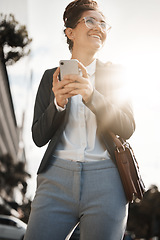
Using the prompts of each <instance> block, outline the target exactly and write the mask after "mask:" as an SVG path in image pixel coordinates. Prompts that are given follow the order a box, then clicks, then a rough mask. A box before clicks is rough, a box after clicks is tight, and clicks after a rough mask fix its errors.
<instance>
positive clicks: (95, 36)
mask: <svg viewBox="0 0 160 240" xmlns="http://www.w3.org/2000/svg"><path fill="white" fill-rule="evenodd" d="M91 37H93V38H98V39H99V40H101V38H100V36H98V35H91Z"/></svg>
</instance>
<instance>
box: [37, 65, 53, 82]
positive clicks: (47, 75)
mask: <svg viewBox="0 0 160 240" xmlns="http://www.w3.org/2000/svg"><path fill="white" fill-rule="evenodd" d="M56 69H57V67H55V68H51V69H46V70H45V71H44V73H43V76H42V79H41V82H40V84H44V85H48V84H49V85H50V84H52V81H53V74H54V72H55V71H56Z"/></svg>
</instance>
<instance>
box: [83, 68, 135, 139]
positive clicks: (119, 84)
mask: <svg viewBox="0 0 160 240" xmlns="http://www.w3.org/2000/svg"><path fill="white" fill-rule="evenodd" d="M112 68H113V67H112ZM111 72H112V74H108V73H107V72H106V75H105V77H104V76H103V77H102V79H101V77H100V78H99V79H97V80H98V81H99V82H100V81H102V82H101V83H100V85H101V89H103V90H102V91H99V89H94V92H93V94H92V97H91V98H90V100H89V102H87V103H85V104H86V106H87V107H88V108H90V110H91V111H92V112H93V113H94V114H95V115H96V119H97V125H98V128H99V129H100V131H101V132H102V133H103V134H105V133H107V132H108V131H112V132H114V133H115V134H116V135H119V136H121V137H122V138H124V139H128V138H129V137H130V136H131V135H132V134H133V132H134V130H135V121H134V116H133V110H132V104H131V101H130V98H129V97H128V96H127V95H128V92H127V89H126V84H125V82H123V81H121V80H120V81H118V79H117V78H118V77H120V76H119V74H118V72H117V70H116V74H114V73H113V71H111ZM114 72H115V71H114ZM107 74H108V75H107ZM103 78H104V81H105V82H104V81H103ZM115 78H116V79H115ZM120 78H121V77H120ZM103 83H104V85H103ZM105 84H106V86H105Z"/></svg>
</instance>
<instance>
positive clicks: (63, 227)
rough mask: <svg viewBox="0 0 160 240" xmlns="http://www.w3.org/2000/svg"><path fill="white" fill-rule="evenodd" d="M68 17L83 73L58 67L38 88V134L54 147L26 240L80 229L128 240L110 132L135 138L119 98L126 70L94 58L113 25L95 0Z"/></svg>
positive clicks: (87, 234) (40, 142)
mask: <svg viewBox="0 0 160 240" xmlns="http://www.w3.org/2000/svg"><path fill="white" fill-rule="evenodd" d="M63 19H64V25H65V30H64V31H65V35H66V37H67V42H68V44H69V49H70V52H71V59H74V60H75V59H76V61H75V62H76V63H77V62H78V67H79V70H80V71H79V72H80V73H79V74H73V73H71V72H69V74H67V75H63V77H62V78H61V79H60V78H59V74H60V68H59V67H58V68H52V69H48V70H46V71H45V73H44V75H43V77H42V80H41V82H40V85H39V88H38V92H37V96H36V101H35V108H34V117H33V124H32V136H33V140H34V142H35V144H36V145H37V146H38V147H42V146H44V145H46V144H48V147H47V150H46V152H45V154H44V156H43V158H42V161H41V164H40V167H39V170H38V186H37V191H36V195H35V198H34V200H33V203H32V210H31V215H30V219H29V223H28V229H27V233H26V236H25V240H31V239H34V240H46V239H47V240H52V239H55V240H56V239H57V240H64V239H65V238H66V236H67V235H68V233H69V232H70V231H71V230H72V229H73V228H74V227H75V226H76V225H77V223H80V236H81V237H80V238H81V239H85V240H86V239H88V240H89V239H92V240H97V239H101V240H106V239H107V240H113V239H123V235H124V231H125V227H126V222H127V213H128V211H127V210H128V202H127V199H126V197H125V194H124V190H123V186H122V183H121V180H120V177H119V173H118V170H117V167H116V165H115V163H114V143H113V140H112V138H111V137H110V135H109V132H110V131H112V132H113V133H114V134H116V135H119V136H121V137H122V138H126V139H128V138H129V137H130V136H131V135H132V134H133V132H134V130H135V122H134V117H133V112H132V108H131V105H130V102H129V100H128V99H126V98H123V101H122V94H120V91H121V89H122V83H121V81H120V78H121V77H120V72H121V68H120V67H118V66H117V65H114V64H108V63H106V64H105V63H102V62H100V61H99V60H98V59H96V58H95V54H96V53H97V52H98V51H99V50H100V49H101V48H102V47H103V45H104V43H105V40H106V37H107V34H108V31H109V29H110V26H109V25H108V24H107V23H106V20H105V17H104V15H103V14H102V13H101V11H100V10H99V8H98V4H97V3H96V2H95V1H92V0H75V1H73V2H71V3H70V4H69V5H68V6H67V7H66V9H65V12H64V15H63ZM61 62H62V61H61ZM72 62H73V60H72ZM115 92H119V94H117V95H116V98H115ZM120 103H121V104H120ZM42 229H45V231H43V230H42Z"/></svg>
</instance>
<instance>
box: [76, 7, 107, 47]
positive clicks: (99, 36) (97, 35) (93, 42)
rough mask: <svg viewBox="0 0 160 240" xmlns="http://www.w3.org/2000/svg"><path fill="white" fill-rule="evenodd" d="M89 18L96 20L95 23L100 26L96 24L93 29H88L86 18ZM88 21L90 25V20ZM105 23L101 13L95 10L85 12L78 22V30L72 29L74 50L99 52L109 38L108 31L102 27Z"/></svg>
mask: <svg viewBox="0 0 160 240" xmlns="http://www.w3.org/2000/svg"><path fill="white" fill-rule="evenodd" d="M89 17H90V18H91V19H93V20H95V22H96V23H98V24H96V25H95V26H94V27H92V26H91V28H88V27H87V26H86V24H85V20H84V18H86V19H88V18H89ZM87 21H89V23H90V20H87ZM104 22H105V19H104V17H103V16H102V15H101V14H100V13H99V12H97V11H94V10H89V11H85V12H84V13H83V14H82V16H81V18H80V20H79V21H78V24H77V26H76V28H74V29H72V31H73V39H72V41H73V49H72V50H75V49H76V50H77V49H78V48H79V49H82V51H85V50H86V51H88V50H92V51H93V50H94V51H97V50H99V49H100V48H101V47H102V46H103V44H104V42H105V40H106V36H107V32H106V30H104V29H103V28H102V27H101V26H100V24H102V23H104Z"/></svg>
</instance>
